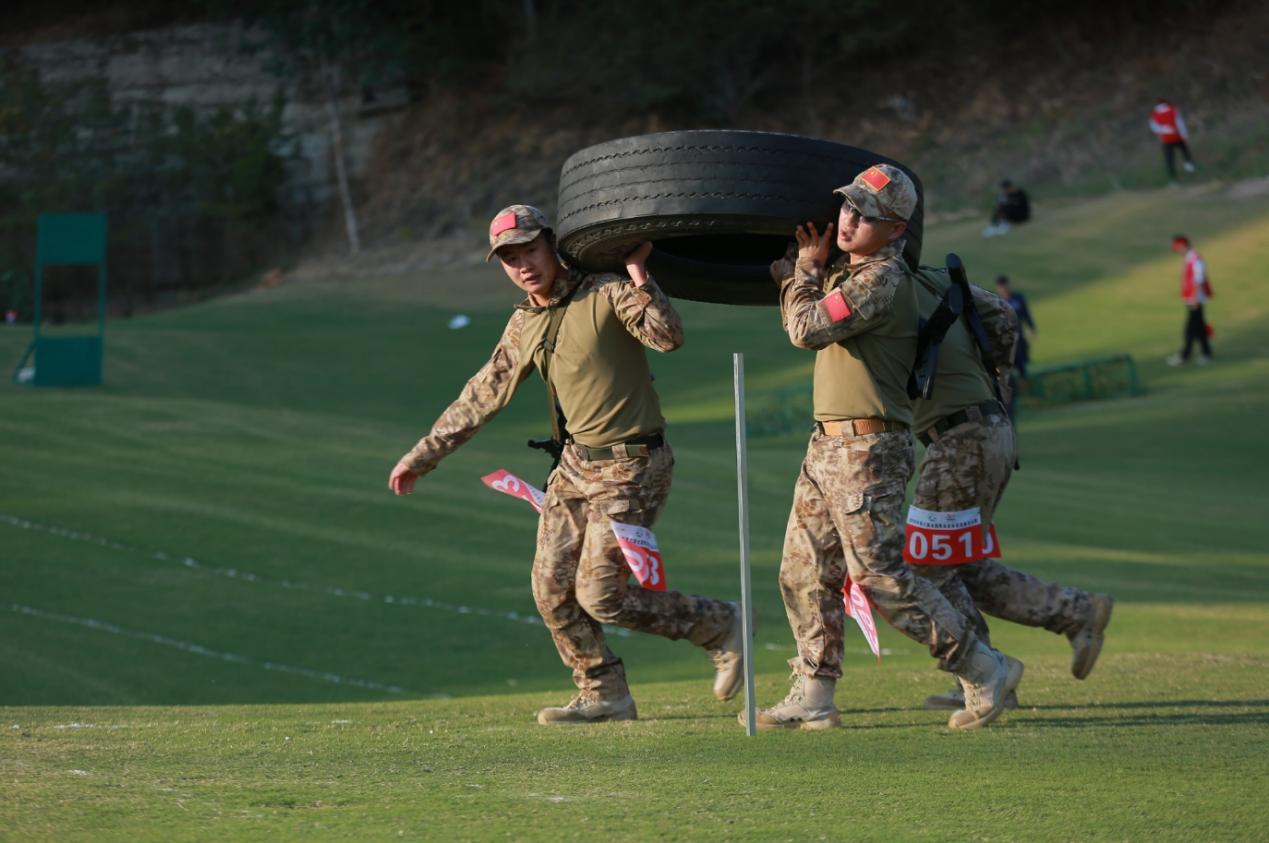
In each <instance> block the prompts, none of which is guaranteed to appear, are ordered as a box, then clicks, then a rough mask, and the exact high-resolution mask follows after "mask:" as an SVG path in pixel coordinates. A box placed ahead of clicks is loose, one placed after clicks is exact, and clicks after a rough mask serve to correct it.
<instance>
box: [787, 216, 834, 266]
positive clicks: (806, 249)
mask: <svg viewBox="0 0 1269 843" xmlns="http://www.w3.org/2000/svg"><path fill="white" fill-rule="evenodd" d="M793 235H794V236H795V237H796V238H797V241H798V260H799V261H804V260H809V261H813V262H814V263H815V264H816V265H817V266H823V265H824V264H826V263H828V253H829V250H831V249H832V248H833V224H832V223H831V222H830V223H829V224H828V227H826V228H825V229H824V233H823V234H820V233H819V230H818V229H816V227H815V223H813V222H808V223H807V224H806V225H799V226H798V229H797V231H795V232H793Z"/></svg>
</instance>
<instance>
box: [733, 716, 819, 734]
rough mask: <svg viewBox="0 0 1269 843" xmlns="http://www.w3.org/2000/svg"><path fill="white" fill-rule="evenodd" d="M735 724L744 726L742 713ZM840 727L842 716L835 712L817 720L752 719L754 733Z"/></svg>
mask: <svg viewBox="0 0 1269 843" xmlns="http://www.w3.org/2000/svg"><path fill="white" fill-rule="evenodd" d="M736 722H738V723H739V724H740V725H741V726H743V725H745V713H744V712H743V711H742V712H740V713H739V714H737V715H736ZM841 726H842V716H841V715H840V714H838V713H837V712H834V713H832V714H830V715H829V716H828V717H822V718H820V719H818V720H790V721H788V722H785V721H782V720H771V719H767V720H764V719H763V718H762V716H761V715H759V716H758V717H756V718H755V719H754V731H756V732H779V731H783V730H785V729H804V730H806V731H808V732H819V731H822V730H825V729H840V728H841Z"/></svg>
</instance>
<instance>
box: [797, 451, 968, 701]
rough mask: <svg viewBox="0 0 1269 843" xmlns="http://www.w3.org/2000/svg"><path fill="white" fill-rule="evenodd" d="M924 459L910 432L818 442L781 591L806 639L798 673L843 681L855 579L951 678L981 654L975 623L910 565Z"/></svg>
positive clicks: (804, 474) (806, 464)
mask: <svg viewBox="0 0 1269 843" xmlns="http://www.w3.org/2000/svg"><path fill="white" fill-rule="evenodd" d="M914 460H915V457H914V453H913V446H912V436H911V434H909V433H907V432H902V433H898V432H895V433H879V434H873V435H869V436H842V437H838V436H827V435H824V434H822V433H818V432H817V433H815V434H813V435H812V436H811V442H810V445H809V447H808V448H807V454H806V458H805V459H804V460H803V462H802V470H801V472H800V473H799V475H798V480H797V484H796V486H795V487H794V491H793V509H792V511H791V512H790V513H789V523H788V527H787V529H786V532H785V539H784V557H783V561H782V563H781V565H780V592H781V596H782V597H783V599H784V608H785V612H786V613H787V614H788V617H789V626H790V627H791V628H792V630H793V635H794V638H795V639H796V640H797V648H798V655H797V657H796V658H794V659H792V660H790V662H789V664H790V666H791V667H792V668H793V670H794V671H795V672H797V673H799V674H801V675H804V676H820V677H826V678H837V677H840V676H841V675H842V669H841V664H842V637H843V624H844V622H845V611H844V609H843V606H842V594H841V589H842V584H843V582H845V577H846V574H847V573H849V574H850V577H851V579H853V580H854V581H855V582H856V583H857V584H858V585H859V586H860V587H861V588H863V590H864V592H865V593H866V594H867V595H868V597H869V599H871V600H872V603H873V605H874V606H875V607H876V609H877V612H878V613H879V614H880V615H881V616H882V617H883V618H885V619H886V621H887V622H888V623H889V624H890V625H891V626H893V627H894V628H895V629H897V630H899V631H900V632H902V633H903V634H904V635H906V636H908V637H909V638H911V639H912V640H914V641H917V642H919V643H922V644H925V645H926V646H927V647H928V648H929V650H930V654H931V655H932V656H934V657H935V658H937V659H938V660H939V666H940V667H941V668H943V669H944V670H951V671H955V670H956V669H957V668H958V667H959V666H960V664H961V662H962V661H963V660H964V659H965V658H966V656H967V655H968V654H969V653H970V652H971V651H972V650H973V649H974V646H975V644H976V641H977V636H976V633H975V631H974V629H973V627H972V624H971V623H970V622H969V620H968V619H967V618H966V616H964V615H963V614H962V613H961V612H960V611H958V610H957V609H956V608H954V607H953V605H952V604H951V603H949V602H948V600H947V599H946V598H944V596H943V595H942V594H941V593H940V591H939V589H938V588H937V587H935V586H934V584H932V583H931V582H930V581H928V580H926V579H923V578H921V577H919V576H917V575H916V574H915V572H914V571H912V569H911V567H910V566H908V565H907V564H905V563H904V561H903V541H904V535H903V527H904V505H903V504H904V489H905V487H906V485H907V481H908V479H909V478H910V477H911V476H912V470H913V463H914ZM956 585H957V584H956V582H955V581H954V580H953V581H952V582H951V583H950V584H949V586H948V587H949V588H951V589H955V587H956ZM966 599H968V598H966Z"/></svg>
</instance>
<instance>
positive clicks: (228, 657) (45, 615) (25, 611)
mask: <svg viewBox="0 0 1269 843" xmlns="http://www.w3.org/2000/svg"><path fill="white" fill-rule="evenodd" d="M9 608H10V609H11V610H12V611H14V612H17V613H18V614H21V615H26V616H28V617H32V618H40V619H41V620H46V621H57V622H58V623H65V624H71V625H74V626H82V627H85V628H86V629H91V630H94V631H96V632H105V633H109V634H110V635H122V636H124V637H126V638H136V639H138V640H141V641H149V642H151V643H152V644H162V645H163V646H164V647H172V648H173V649H176V650H181V651H182V652H186V653H193V654H195V655H198V656H206V657H208V658H212V659H219V660H220V661H225V662H231V663H233V664H243V665H254V666H256V667H260V668H263V669H265V670H274V671H277V672H279V673H292V674H295V675H296V676H304V677H307V678H309V679H317V680H320V681H322V682H329V683H331V684H332V685H352V686H354V687H357V688H365V689H367V690H370V691H386V692H387V693H389V694H413V693H416V692H414V691H411V690H409V689H407V688H402V687H401V686H399V685H385V684H384V683H382V682H375V681H372V680H370V679H358V678H357V677H355V676H341V675H339V674H338V673H331V672H330V671H325V670H311V669H309V668H307V667H295V666H294V665H289V664H283V663H281V662H275V661H256V660H254V659H250V658H248V657H246V656H240V655H238V654H237V653H228V652H224V651H222V650H213V649H211V648H210V647H204V646H203V645H202V644H195V643H193V642H190V641H181V640H180V639H179V638H169V637H168V636H166V635H159V634H158V633H155V632H141V631H139V630H133V629H124V628H123V627H121V626H115V625H114V624H112V623H107V622H106V621H99V620H97V619H96V618H81V617H76V616H75V615H64V614H62V613H61V612H46V611H44V610H43V609H34V608H32V607H30V606H23V605H21V604H18V603H11V604H9Z"/></svg>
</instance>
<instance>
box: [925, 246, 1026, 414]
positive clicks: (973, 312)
mask: <svg viewBox="0 0 1269 843" xmlns="http://www.w3.org/2000/svg"><path fill="white" fill-rule="evenodd" d="M946 263H947V274H948V277H949V278H950V279H951V281H952V283H951V285H950V286H949V287H948V288H947V291H946V292H945V293H943V298H942V300H941V301H940V302H939V306H938V307H937V308H935V310H934V313H932V314H930V318H929V319H922V320H921V321H920V327H919V329H918V333H917V350H916V358H915V359H914V360H913V362H912V371H911V372H910V373H909V374H908V397H909V398H924V399H926V400H929V398H930V397H931V396H932V395H933V394H934V375H935V373H936V372H937V371H938V367H939V346H940V345H941V344H942V342H943V338H944V337H946V336H947V332H948V330H949V329H950V328H951V327H952V325H953V324H954V323H955V322H956V320H957V319H960V318H962V317H964V319H965V322H966V325H967V326H968V328H969V333H970V336H972V337H973V338H974V344H975V345H977V346H978V353H979V355H980V356H981V357H982V359H983V368H984V369H985V370H986V371H987V377H988V378H989V379H990V380H991V382H992V386H993V388H994V389H995V391H996V398H997V399H998V400H999V399H1001V395H1000V385H999V384H998V383H997V382H996V378H995V376H994V374H993V370H994V369H995V366H993V365H992V363H991V350H992V346H991V337H990V336H988V335H987V329H986V328H985V327H983V320H982V317H981V316H979V315H978V309H977V308H976V307H974V294H973V293H971V292H970V289H969V278H968V277H967V276H966V275H965V264H964V263H962V262H961V259H960V257H959V256H958V255H956V254H949V255H948V256H947V259H946ZM1001 403H1003V401H1002V402H1001Z"/></svg>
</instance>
